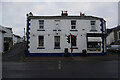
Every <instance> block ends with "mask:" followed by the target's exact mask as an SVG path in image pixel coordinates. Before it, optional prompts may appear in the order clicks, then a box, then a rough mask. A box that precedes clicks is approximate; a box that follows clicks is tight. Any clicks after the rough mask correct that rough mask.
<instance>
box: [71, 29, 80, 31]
mask: <svg viewBox="0 0 120 80" xmlns="http://www.w3.org/2000/svg"><path fill="white" fill-rule="evenodd" d="M70 31H78V30H76V29H72V30H70Z"/></svg>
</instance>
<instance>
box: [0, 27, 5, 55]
mask: <svg viewBox="0 0 120 80" xmlns="http://www.w3.org/2000/svg"><path fill="white" fill-rule="evenodd" d="M4 33H6V32H5V31H4V30H3V29H2V26H1V25H0V53H2V52H3V48H4V44H3V43H4Z"/></svg>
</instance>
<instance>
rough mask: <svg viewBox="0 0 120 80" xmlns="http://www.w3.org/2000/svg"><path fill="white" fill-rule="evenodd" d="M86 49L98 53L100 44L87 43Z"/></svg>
mask: <svg viewBox="0 0 120 80" xmlns="http://www.w3.org/2000/svg"><path fill="white" fill-rule="evenodd" d="M87 49H88V51H100V50H101V43H100V42H88V43H87Z"/></svg>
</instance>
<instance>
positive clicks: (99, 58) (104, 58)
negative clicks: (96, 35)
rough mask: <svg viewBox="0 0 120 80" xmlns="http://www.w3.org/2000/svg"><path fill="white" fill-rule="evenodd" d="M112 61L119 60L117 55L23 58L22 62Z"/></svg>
mask: <svg viewBox="0 0 120 80" xmlns="http://www.w3.org/2000/svg"><path fill="white" fill-rule="evenodd" d="M49 60H51V61H54V60H58V61H59V60H62V61H112V60H119V54H107V55H104V56H85V57H84V56H75V57H73V56H72V57H71V56H70V57H63V56H62V57H24V58H23V61H49Z"/></svg>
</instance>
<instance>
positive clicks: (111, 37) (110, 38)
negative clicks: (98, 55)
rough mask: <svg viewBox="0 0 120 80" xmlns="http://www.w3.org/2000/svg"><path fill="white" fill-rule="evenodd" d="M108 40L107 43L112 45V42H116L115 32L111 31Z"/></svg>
mask: <svg viewBox="0 0 120 80" xmlns="http://www.w3.org/2000/svg"><path fill="white" fill-rule="evenodd" d="M106 41H107V45H110V44H111V43H112V42H114V32H111V33H110V34H109V35H108V36H107V38H106Z"/></svg>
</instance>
